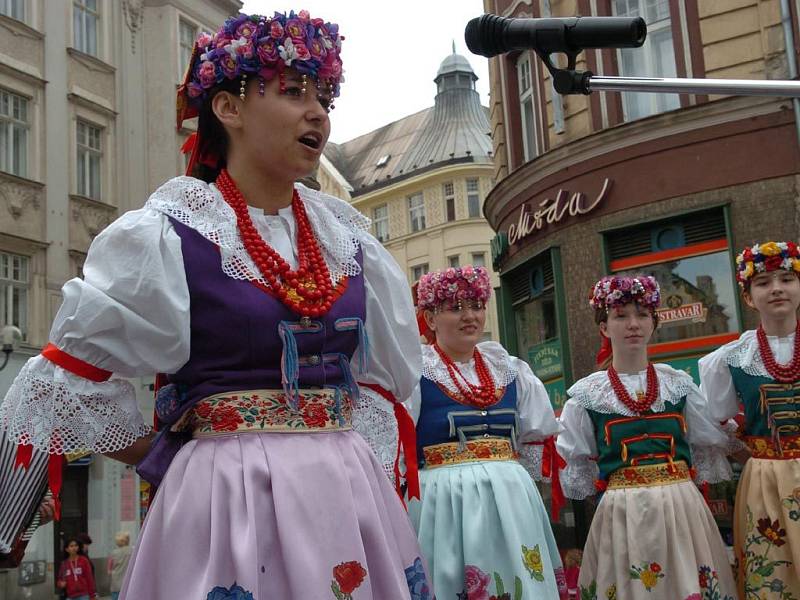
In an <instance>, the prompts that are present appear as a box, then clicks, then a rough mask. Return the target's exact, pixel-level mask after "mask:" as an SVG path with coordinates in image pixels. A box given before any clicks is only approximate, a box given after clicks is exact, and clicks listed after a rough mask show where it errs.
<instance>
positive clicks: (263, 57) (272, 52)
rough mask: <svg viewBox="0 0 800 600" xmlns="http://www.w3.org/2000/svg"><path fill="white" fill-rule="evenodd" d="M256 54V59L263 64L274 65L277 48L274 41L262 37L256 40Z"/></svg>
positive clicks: (276, 58)
mask: <svg viewBox="0 0 800 600" xmlns="http://www.w3.org/2000/svg"><path fill="white" fill-rule="evenodd" d="M256 52H257V53H258V58H259V60H260V61H261V62H264V63H274V62H278V46H277V44H276V43H275V40H273V39H272V38H269V37H263V38H261V39H260V40H258V45H257V46H256Z"/></svg>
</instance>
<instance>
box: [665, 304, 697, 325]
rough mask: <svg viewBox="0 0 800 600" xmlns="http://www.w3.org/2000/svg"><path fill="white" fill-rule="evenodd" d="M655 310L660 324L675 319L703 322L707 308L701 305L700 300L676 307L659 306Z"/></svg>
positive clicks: (673, 321) (675, 320)
mask: <svg viewBox="0 0 800 600" xmlns="http://www.w3.org/2000/svg"><path fill="white" fill-rule="evenodd" d="M656 312H657V313H658V322H659V323H661V324H662V325H664V324H666V323H675V322H677V321H691V322H692V323H705V322H706V316H707V315H708V309H707V308H705V307H703V303H702V302H692V303H691V304H684V305H683V306H678V307H677V308H659V309H658V310H657V311H656Z"/></svg>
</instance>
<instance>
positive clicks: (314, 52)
mask: <svg viewBox="0 0 800 600" xmlns="http://www.w3.org/2000/svg"><path fill="white" fill-rule="evenodd" d="M308 51H309V52H311V56H312V57H313V58H314V59H315V60H318V61H322V59H323V58H325V55H326V54H327V51H326V50H325V45H324V44H323V43H322V42H320V41H319V40H318V39H317V38H314V39H313V40H311V44H310V45H309V46H308Z"/></svg>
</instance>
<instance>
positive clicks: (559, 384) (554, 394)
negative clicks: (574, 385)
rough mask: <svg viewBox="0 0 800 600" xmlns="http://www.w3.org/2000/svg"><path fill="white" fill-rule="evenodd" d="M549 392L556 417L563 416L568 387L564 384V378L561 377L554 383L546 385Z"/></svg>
mask: <svg viewBox="0 0 800 600" xmlns="http://www.w3.org/2000/svg"><path fill="white" fill-rule="evenodd" d="M544 387H545V389H546V390H547V395H548V396H549V397H550V404H551V405H552V406H553V411H554V412H555V413H556V416H558V415H560V414H561V409H562V408H564V404H566V402H567V386H566V384H565V383H564V378H563V377H559V378H558V379H555V380H553V381H550V382H548V383H545V384H544Z"/></svg>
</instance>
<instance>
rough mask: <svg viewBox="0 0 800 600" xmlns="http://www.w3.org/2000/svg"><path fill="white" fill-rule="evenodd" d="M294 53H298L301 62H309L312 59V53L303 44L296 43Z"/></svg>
mask: <svg viewBox="0 0 800 600" xmlns="http://www.w3.org/2000/svg"><path fill="white" fill-rule="evenodd" d="M294 51H295V52H296V53H297V58H298V59H299V60H308V59H309V58H311V52H309V51H308V48H306V45H305V44H304V43H303V42H295V43H294Z"/></svg>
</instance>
